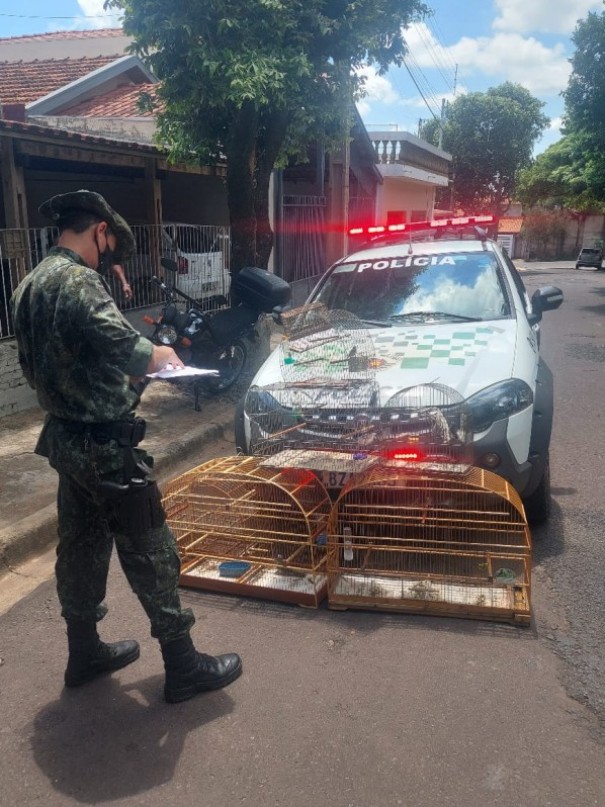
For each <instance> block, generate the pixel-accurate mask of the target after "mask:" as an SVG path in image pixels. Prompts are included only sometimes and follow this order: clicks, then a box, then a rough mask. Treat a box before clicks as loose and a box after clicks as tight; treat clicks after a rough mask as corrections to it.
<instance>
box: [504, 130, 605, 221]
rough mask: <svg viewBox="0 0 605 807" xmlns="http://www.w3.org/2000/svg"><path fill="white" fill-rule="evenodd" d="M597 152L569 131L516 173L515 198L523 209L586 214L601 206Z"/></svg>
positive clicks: (604, 189)
mask: <svg viewBox="0 0 605 807" xmlns="http://www.w3.org/2000/svg"><path fill="white" fill-rule="evenodd" d="M604 168H605V166H604V165H603V159H602V157H601V154H600V153H599V152H596V153H595V152H593V151H592V149H591V147H590V143H589V142H587V138H586V136H585V135H583V134H579V133H577V132H572V133H570V134H566V135H564V136H563V137H562V138H561V140H559V141H557V142H556V143H554V144H553V145H552V146H549V147H548V148H547V149H546V151H544V152H543V153H542V154H539V155H538V157H536V159H535V161H534V162H533V164H532V165H531V166H530V167H529V168H526V169H524V170H522V171H521V172H520V175H519V182H518V189H517V197H518V199H519V201H520V202H522V203H523V205H524V206H525V207H527V208H532V207H536V206H539V207H542V208H544V209H551V210H552V209H556V208H565V209H568V210H571V211H574V212H576V213H588V212H591V211H597V210H602V209H603V208H604V207H605V171H604V170H603V169H604Z"/></svg>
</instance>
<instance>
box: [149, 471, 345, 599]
mask: <svg viewBox="0 0 605 807" xmlns="http://www.w3.org/2000/svg"><path fill="white" fill-rule="evenodd" d="M164 507H165V509H166V515H167V520H168V524H169V525H170V527H171V528H172V530H173V531H174V533H175V536H176V539H177V546H178V549H179V554H180V556H181V561H182V572H181V584H182V585H184V586H190V587H193V588H204V589H208V590H213V591H223V592H231V593H236V594H245V595H249V596H255V597H262V598H267V599H274V600H281V601H285V602H296V603H299V604H303V605H312V606H316V605H318V604H319V602H320V601H321V600H322V599H323V598H324V597H325V593H326V587H327V573H326V557H327V546H326V544H327V537H326V535H327V533H326V525H327V520H328V517H329V513H330V509H331V501H330V498H329V496H328V494H327V492H326V490H325V488H324V487H323V485H322V484H321V482H320V481H319V480H318V478H317V476H316V475H315V474H314V473H313V472H311V471H309V470H306V469H301V468H291V467H289V468H273V467H270V466H268V465H265V466H262V465H261V464H260V461H259V460H258V459H257V458H254V457H246V458H242V457H224V458H220V459H216V460H212V461H210V462H208V463H205V464H204V465H201V466H199V467H198V468H194V469H193V470H192V471H189V472H188V473H186V474H183V475H182V476H180V477H177V478H176V479H174V480H173V481H172V482H171V483H170V484H169V485H168V487H167V489H166V492H165V495H164Z"/></svg>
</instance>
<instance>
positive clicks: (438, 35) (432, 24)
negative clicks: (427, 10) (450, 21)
mask: <svg viewBox="0 0 605 807" xmlns="http://www.w3.org/2000/svg"><path fill="white" fill-rule="evenodd" d="M427 22H428V26H429V28H431V29H432V33H433V36H434V37H435V39H436V40H437V42H438V43H439V47H440V48H441V50H442V51H443V57H444V59H445V60H446V61H448V62H449V67H450V70H456V69H457V65H456V63H455V62H454V60H453V59H452V57H451V55H450V53H449V51H448V50H447V49H446V48H445V47H444V45H443V43H442V41H441V40H442V39H443V38H444V37H443V33H442V31H441V28H440V27H439V24H438V23H437V19H436V18H435V17H434V16H433V17H428V18H427Z"/></svg>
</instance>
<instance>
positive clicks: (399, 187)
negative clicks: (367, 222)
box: [376, 177, 435, 224]
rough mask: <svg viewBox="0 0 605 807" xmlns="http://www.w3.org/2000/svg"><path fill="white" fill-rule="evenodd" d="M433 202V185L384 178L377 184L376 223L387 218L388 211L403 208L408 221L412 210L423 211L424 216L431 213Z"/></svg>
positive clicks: (427, 216)
mask: <svg viewBox="0 0 605 807" xmlns="http://www.w3.org/2000/svg"><path fill="white" fill-rule="evenodd" d="M434 203H435V187H434V186H433V185H428V184H421V183H416V182H409V181H405V180H395V179H391V178H389V177H385V178H384V184H383V185H382V186H379V189H378V200H377V210H376V221H377V223H380V224H382V223H384V222H386V220H387V214H388V212H389V211H396V210H403V211H405V213H406V220H407V221H410V220H411V217H412V212H413V211H424V213H425V214H426V218H427V219H430V218H431V216H432V215H433V208H434Z"/></svg>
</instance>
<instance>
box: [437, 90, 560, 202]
mask: <svg viewBox="0 0 605 807" xmlns="http://www.w3.org/2000/svg"><path fill="white" fill-rule="evenodd" d="M543 106H544V104H543V103H542V102H541V101H539V100H538V99H537V98H534V96H533V95H532V94H531V93H530V92H529V91H528V90H526V89H525V88H524V87H522V86H521V85H519V84H512V83H511V82H505V83H504V84H501V85H499V86H498V87H492V88H490V89H489V90H488V91H487V92H485V93H481V92H475V93H469V94H468V95H461V96H460V97H459V98H457V99H456V100H455V101H454V102H453V103H452V104H450V105H449V106H448V108H447V113H446V116H445V120H444V122H443V124H442V125H443V148H444V149H445V150H446V151H449V152H450V153H451V154H452V170H453V174H454V187H453V202H454V205H455V206H456V207H459V208H462V209H463V210H465V211H466V212H473V213H479V212H486V213H495V214H496V215H501V214H502V213H503V212H505V210H506V209H507V207H508V206H509V205H510V203H511V201H512V200H513V198H514V195H515V191H516V183H517V178H518V174H519V171H520V170H521V169H522V168H524V167H526V166H528V165H530V163H531V155H532V149H533V146H534V144H535V142H536V140H537V139H538V137H539V136H540V135H541V134H542V132H543V131H544V128H545V127H546V126H547V125H548V118H547V117H546V116H545V115H543V114H542V112H541V110H542V107H543ZM439 126H440V124H438V123H437V122H436V121H433V122H430V124H429V125H428V126H425V128H424V130H423V135H424V136H425V137H427V138H428V139H429V140H430V142H432V143H434V144H435V145H437V142H438V134H439Z"/></svg>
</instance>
